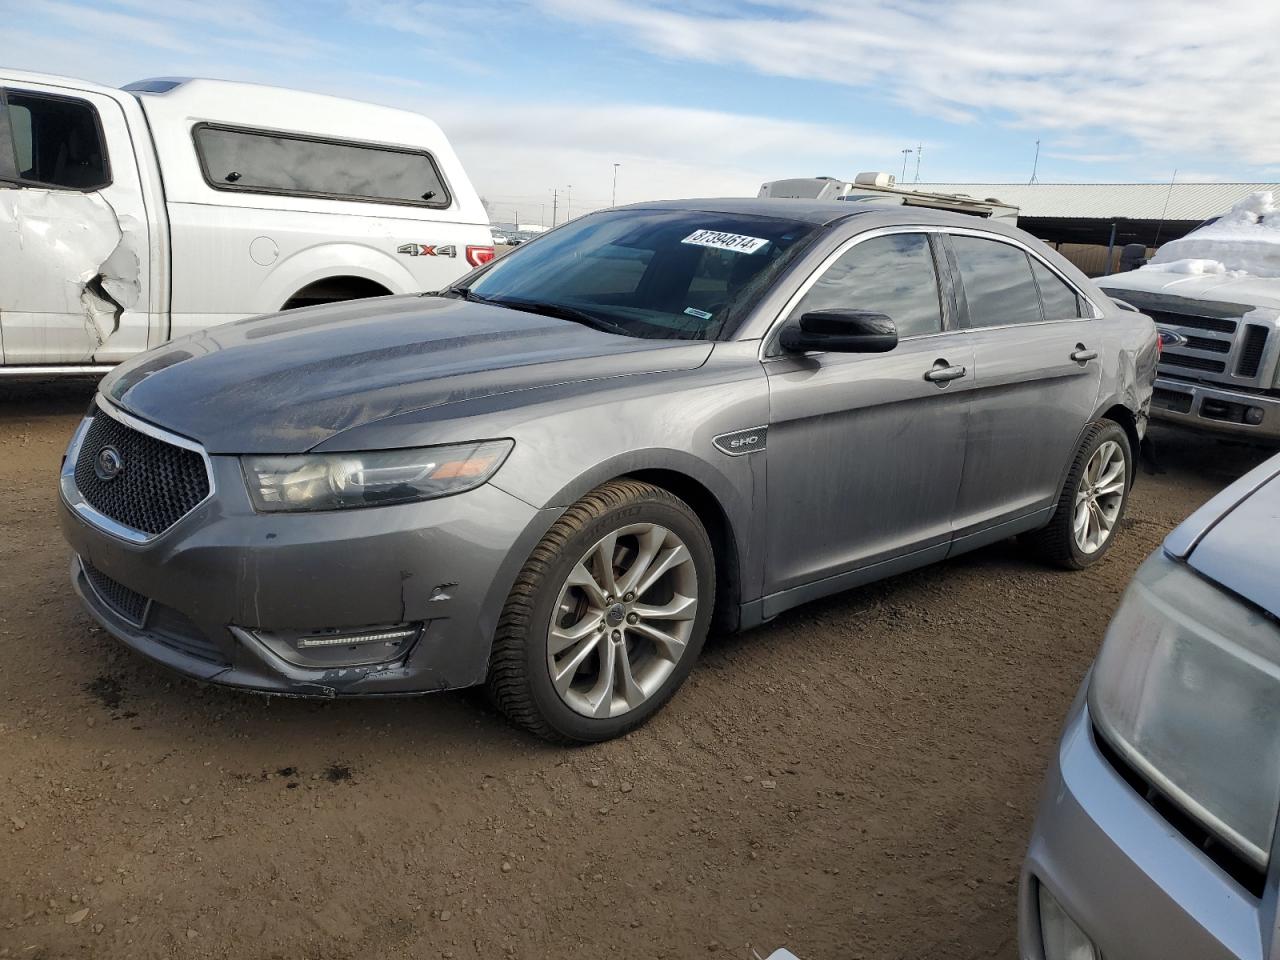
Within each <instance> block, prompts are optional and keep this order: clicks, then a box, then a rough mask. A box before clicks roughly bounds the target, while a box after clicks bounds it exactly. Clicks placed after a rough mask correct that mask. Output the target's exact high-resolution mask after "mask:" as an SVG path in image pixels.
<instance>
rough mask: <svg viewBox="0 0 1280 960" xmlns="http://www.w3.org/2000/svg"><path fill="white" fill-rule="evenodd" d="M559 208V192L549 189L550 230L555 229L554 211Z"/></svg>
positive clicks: (553, 188)
mask: <svg viewBox="0 0 1280 960" xmlns="http://www.w3.org/2000/svg"><path fill="white" fill-rule="evenodd" d="M559 206H560V191H559V190H558V189H557V188H556V187H552V188H551V229H552V230H554V229H555V228H556V210H557V209H558V208H559Z"/></svg>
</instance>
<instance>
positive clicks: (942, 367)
mask: <svg viewBox="0 0 1280 960" xmlns="http://www.w3.org/2000/svg"><path fill="white" fill-rule="evenodd" d="M968 372H969V371H968V370H966V369H965V368H964V367H953V366H949V365H948V364H947V361H945V360H939V361H938V362H937V363H935V364H934V365H933V367H932V368H931V369H929V370H926V371H925V374H924V378H925V379H926V380H928V381H929V382H930V383H936V384H938V385H939V386H942V387H945V386H946V385H947V384H948V383H950V382H951V381H952V380H959V379H960V378H961V377H963V376H964V375H965V374H966V373H968Z"/></svg>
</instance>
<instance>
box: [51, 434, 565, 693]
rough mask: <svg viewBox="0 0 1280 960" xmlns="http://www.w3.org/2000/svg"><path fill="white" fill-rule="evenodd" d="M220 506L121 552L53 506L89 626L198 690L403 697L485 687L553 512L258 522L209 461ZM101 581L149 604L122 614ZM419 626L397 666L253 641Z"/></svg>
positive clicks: (500, 500)
mask: <svg viewBox="0 0 1280 960" xmlns="http://www.w3.org/2000/svg"><path fill="white" fill-rule="evenodd" d="M210 468H211V470H212V472H213V475H214V478H215V482H214V489H215V490H216V491H217V492H216V494H215V495H214V496H212V497H210V498H209V499H207V500H206V501H204V502H203V503H201V504H200V505H199V506H197V507H196V508H195V509H194V510H192V511H191V512H190V513H188V514H187V515H186V516H184V517H183V518H182V519H181V520H179V521H178V522H177V523H176V524H174V525H173V526H172V527H170V528H169V529H168V530H166V531H165V532H164V533H162V534H160V535H159V536H157V537H155V538H153V539H150V540H148V541H146V542H144V543H138V542H131V541H130V540H128V539H126V538H123V537H121V536H119V535H117V534H113V533H112V532H109V531H108V530H107V529H104V528H103V527H102V526H99V525H98V524H95V523H94V522H93V520H92V519H91V518H89V517H86V516H85V515H84V513H83V512H81V511H77V510H76V509H74V508H73V507H72V506H71V505H69V504H68V503H67V500H66V498H65V497H60V498H59V499H60V510H59V514H60V522H61V525H62V530H63V534H64V535H65V537H66V539H67V541H68V542H69V543H70V544H71V547H72V549H73V550H74V551H75V555H76V556H75V558H73V561H72V571H71V577H72V583H73V585H74V587H75V589H76V592H77V593H78V594H79V596H80V598H81V600H82V601H83V603H84V605H85V607H86V608H87V609H88V611H89V613H90V614H91V615H92V616H93V617H94V618H95V619H96V620H97V621H98V622H99V623H100V624H101V625H102V626H103V627H104V628H106V629H107V630H108V631H109V632H111V633H112V634H113V635H115V636H116V637H117V638H119V639H120V640H122V641H123V642H124V643H126V644H127V645H128V646H130V647H132V648H133V649H135V650H137V651H138V652H140V653H142V654H144V655H146V656H148V657H150V658H151V659H153V660H155V661H158V662H159V663H161V664H163V665H165V666H167V667H170V668H172V669H174V670H177V671H180V672H182V673H184V674H187V675H190V676H192V677H196V678H198V679H200V680H206V681H211V682H215V683H222V684H228V685H232V686H238V687H246V688H250V689H253V690H258V691H262V692H269V693H283V694H292V695H298V696H321V697H334V696H341V695H369V694H410V693H425V692H429V691H435V690H444V689H451V688H456V687H465V686H470V685H473V684H476V683H480V682H482V681H483V680H484V677H485V673H486V671H487V668H488V658H489V650H490V646H491V643H492V639H493V634H494V630H495V628H496V626H497V620H498V617H499V615H500V613H501V610H502V607H503V605H504V603H505V601H506V596H507V594H508V592H509V591H510V588H511V584H512V583H513V582H514V581H515V577H516V575H517V573H518V572H519V569H520V567H521V566H522V565H523V564H524V562H525V560H526V559H527V558H528V556H529V554H530V553H531V552H532V549H533V547H534V545H536V543H537V541H538V539H539V538H541V536H542V535H543V534H544V533H545V532H546V530H547V528H548V527H550V525H551V523H552V522H554V520H555V517H556V516H557V515H558V511H556V510H553V509H552V510H538V509H535V508H534V507H531V506H529V505H528V504H527V503H525V502H524V501H522V500H519V499H517V498H516V497H513V496H511V495H510V494H507V493H504V492H503V491H501V490H499V489H498V488H496V487H494V486H492V485H488V484H486V485H485V486H482V487H479V488H477V489H475V490H472V491H470V492H468V493H464V494H459V495H457V496H453V497H446V498H443V499H439V500H428V501H424V502H420V503H412V504H401V505H396V506H387V507H372V508H365V509H357V510H346V511H334V512H326V513H294V514H287V513H280V514H257V513H255V512H254V511H253V509H252V506H251V504H250V503H249V497H248V493H247V491H246V490H245V485H244V481H243V479H242V478H241V476H240V467H239V463H238V461H237V460H236V458H234V457H212V458H210ZM86 562H87V563H88V564H89V565H91V567H92V568H93V569H94V571H96V573H95V576H97V577H100V578H101V577H105V578H109V581H114V582H115V584H118V585H119V586H122V587H124V588H127V590H129V591H133V592H134V593H136V594H140V595H141V597H143V598H145V600H146V601H148V603H147V605H146V613H145V615H143V616H141V617H139V616H134V617H132V618H131V617H128V616H125V615H122V612H121V608H120V607H119V606H113V604H112V602H109V601H108V600H107V599H104V596H105V595H106V594H105V593H104V591H102V590H100V589H95V588H94V586H93V585H92V584H91V582H90V580H89V578H88V577H87V575H86V571H85V569H84V564H85V563H86ZM406 622H409V623H414V624H421V625H422V628H421V632H420V634H419V635H418V637H417V639H416V641H414V642H413V643H412V645H411V646H407V647H406V648H402V649H401V650H400V651H399V652H398V653H397V654H396V659H394V660H391V661H388V662H383V663H374V664H365V665H362V666H345V667H330V668H310V667H300V666H297V665H295V664H293V663H289V662H287V661H286V660H285V659H283V658H282V657H281V656H279V655H277V653H276V652H275V651H274V650H273V649H272V648H271V647H269V646H268V644H267V643H265V642H263V641H262V640H260V639H258V636H257V634H258V633H267V632H272V633H280V634H293V633H297V632H304V633H305V632H310V631H320V630H329V629H337V630H347V629H350V630H361V629H365V628H368V627H370V626H371V625H382V624H399V623H406Z"/></svg>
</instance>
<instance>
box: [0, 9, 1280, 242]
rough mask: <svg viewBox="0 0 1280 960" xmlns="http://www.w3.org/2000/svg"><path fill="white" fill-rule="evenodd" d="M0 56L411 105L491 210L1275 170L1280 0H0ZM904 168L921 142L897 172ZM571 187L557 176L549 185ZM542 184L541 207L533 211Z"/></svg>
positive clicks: (1243, 176)
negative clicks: (765, 187) (819, 187)
mask: <svg viewBox="0 0 1280 960" xmlns="http://www.w3.org/2000/svg"><path fill="white" fill-rule="evenodd" d="M0 22H3V23H4V24H5V27H4V38H5V39H4V45H3V49H4V65H5V66H7V67H10V68H20V69H30V70H40V71H44V72H49V73H60V74H68V75H71V76H79V77H84V78H86V79H90V80H95V81H98V82H104V83H109V84H123V83H126V82H128V81H131V80H136V79H140V78H142V77H147V76H174V75H177V76H213V77H225V78H229V79H240V80H252V81H257V82H262V83H272V84H279V85H284V86H293V87H301V88H304V89H310V90H317V91H320V92H325V93H337V94H341V95H346V96H351V97H356V98H359V99H364V100H370V101H375V102H380V103H387V104H390V105H394V106H401V107H407V108H410V109H415V110H419V111H421V112H423V113H426V114H428V115H430V116H431V117H433V118H434V119H435V120H437V121H438V122H439V123H440V124H441V125H442V126H443V127H444V128H445V131H446V132H447V133H448V134H449V136H450V138H451V139H452V140H453V142H454V145H455V146H456V147H457V149H458V151H459V153H460V154H461V155H462V158H463V161H464V162H465V163H466V165H467V168H468V170H469V171H470V172H471V175H472V178H473V180H474V181H475V182H476V186H477V187H478V189H479V190H480V192H481V194H482V195H483V196H485V197H486V198H487V199H488V200H489V201H490V203H491V204H492V205H493V207H494V210H495V217H496V218H497V219H507V218H508V217H509V216H510V214H511V212H512V211H515V210H518V211H519V214H520V219H521V220H522V221H525V222H529V221H533V222H537V221H538V219H539V218H540V217H543V216H545V217H546V218H547V219H548V220H549V218H550V202H551V189H552V188H554V187H559V188H561V189H562V195H563V188H565V187H566V186H570V185H571V186H572V192H571V196H572V201H571V202H572V204H573V209H574V210H575V211H581V210H586V209H589V208H593V207H598V206H602V205H605V204H608V203H609V201H610V191H611V177H612V173H613V164H614V163H620V164H621V167H620V168H619V172H618V201H619V202H628V201H633V200H644V199H653V198H657V197H671V196H695V195H720V196H723V195H742V194H754V193H755V191H756V189H757V188H758V186H759V184H760V182H761V181H762V180H765V179H775V178H779V177H786V176H809V175H817V174H825V175H832V176H839V177H852V176H853V174H855V173H857V172H858V171H861V170H888V171H890V172H893V173H895V174H900V173H901V171H902V163H903V156H902V153H901V152H900V151H901V150H903V149H904V148H911V149H913V150H914V149H915V148H917V146H918V145H919V144H921V143H922V144H923V145H924V152H923V158H922V163H921V169H920V176H921V179H922V180H925V181H930V180H933V181H938V180H966V181H984V182H995V183H999V182H1025V181H1026V180H1027V179H1028V177H1029V176H1030V174H1031V164H1032V157H1033V154H1034V151H1035V141H1036V140H1037V139H1039V140H1040V141H1041V153H1040V165H1039V179H1040V180H1041V181H1043V182H1050V181H1116V180H1136V181H1142V180H1158V181H1159V180H1167V179H1168V178H1169V176H1170V175H1171V174H1172V173H1173V171H1174V170H1175V169H1177V170H1178V171H1179V174H1178V175H1179V179H1225V180H1273V179H1277V178H1280V95H1278V94H1280V58H1277V57H1276V56H1275V55H1274V52H1273V50H1274V38H1275V37H1276V36H1277V35H1280V4H1261V3H1252V2H1247V3H1243V2H1234V3H1233V2H1228V3H1225V4H1224V3H1219V4H1217V5H1214V6H1210V5H1207V4H1202V3H1199V2H1195V3H1182V2H1174V0H1167V2H1159V3H1146V2H1142V0H1129V2H1126V3H1123V4H1121V3H1116V2H1115V0H1077V2H1073V3H1070V4H1061V5H1058V4H1040V5H1036V4H1030V3H1026V2H1025V0H1023V2H1017V3H1006V2H998V0H955V2H950V3H928V2H921V0H872V2H855V0H794V2H787V3H781V2H746V0H742V2H733V3H730V2H724V0H680V2H673V0H508V2H500V3H484V2H480V0H473V2H471V3H460V2H457V0H451V2H448V3H444V2H436V0H425V2H419V0H346V2H339V0H310V2H305V3H304V2H297V3H295V2H274V3H268V2H254V0H220V2H217V3H214V2H205V0H165V2H163V3H158V2H154V0H97V2H92V3H78V2H75V0H21V2H17V3H13V2H10V0H0ZM914 174H915V155H914V154H911V155H909V156H908V163H907V175H908V179H912V178H913V177H914ZM561 202H562V203H563V199H562V201H561ZM544 206H545V212H544V209H543V208H544Z"/></svg>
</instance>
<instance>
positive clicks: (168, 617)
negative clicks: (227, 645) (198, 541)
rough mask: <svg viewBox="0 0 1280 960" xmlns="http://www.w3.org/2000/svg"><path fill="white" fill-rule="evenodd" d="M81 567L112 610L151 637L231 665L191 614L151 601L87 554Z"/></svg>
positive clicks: (181, 651) (98, 594)
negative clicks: (92, 560)
mask: <svg viewBox="0 0 1280 960" xmlns="http://www.w3.org/2000/svg"><path fill="white" fill-rule="evenodd" d="M80 567H81V569H83V570H84V575H85V579H86V580H88V581H89V585H90V586H91V587H92V588H93V592H94V594H95V595H96V596H97V597H98V599H99V600H100V601H102V603H103V604H104V605H105V606H107V607H108V608H110V609H111V610H112V612H114V613H115V614H117V615H118V616H120V617H121V618H123V619H124V620H127V621H128V622H129V623H130V624H132V625H133V626H135V627H137V628H138V629H139V630H143V631H144V632H145V633H146V635H147V637H148V638H150V639H152V640H155V641H156V642H157V643H161V644H163V645H164V646H166V647H168V648H169V649H171V650H176V651H178V652H179V653H184V654H186V655H187V656H189V657H195V658H197V659H199V660H205V661H207V662H209V663H216V664H220V665H222V666H229V665H230V663H231V661H230V660H229V659H228V658H227V655H226V653H225V652H224V651H223V649H222V648H221V647H220V646H219V645H218V644H217V643H216V642H214V641H213V640H211V639H209V637H208V636H206V635H205V633H204V632H203V631H202V630H201V629H200V628H199V627H197V626H196V625H195V624H194V623H192V621H191V619H190V618H189V617H187V616H185V615H184V614H182V613H179V612H178V611H177V610H174V609H173V608H172V607H166V606H165V605H164V604H162V603H155V602H154V601H151V600H148V599H147V598H146V597H144V596H143V595H142V594H140V593H138V592H137V591H136V590H131V589H129V588H128V587H126V586H125V585H124V584H123V583H120V582H119V581H117V580H113V579H112V578H111V577H109V576H107V575H106V574H105V573H103V572H102V571H101V570H99V569H98V568H97V567H95V566H94V565H93V564H91V563H90V562H89V561H88V560H85V559H84V558H83V557H81V558H80Z"/></svg>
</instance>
